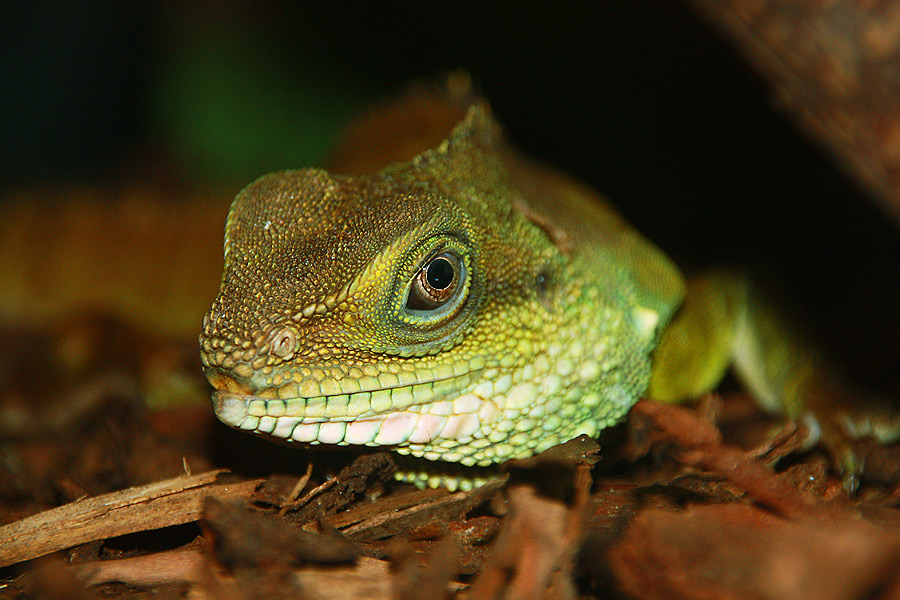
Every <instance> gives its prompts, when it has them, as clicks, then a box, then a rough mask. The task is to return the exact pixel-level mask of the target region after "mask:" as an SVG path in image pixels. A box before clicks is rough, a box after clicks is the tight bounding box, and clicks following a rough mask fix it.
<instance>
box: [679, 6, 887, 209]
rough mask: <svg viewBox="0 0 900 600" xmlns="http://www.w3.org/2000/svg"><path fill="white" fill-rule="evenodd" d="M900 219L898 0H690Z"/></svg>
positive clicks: (804, 123)
mask: <svg viewBox="0 0 900 600" xmlns="http://www.w3.org/2000/svg"><path fill="white" fill-rule="evenodd" d="M689 4H690V5H692V6H693V7H694V8H695V9H696V10H697V12H699V13H700V14H702V15H703V16H704V17H706V18H707V19H708V20H709V21H710V22H711V23H713V25H715V26H716V27H717V28H718V29H719V30H721V31H722V32H723V33H724V34H725V35H726V36H727V37H728V38H729V39H730V40H731V41H732V42H733V43H734V45H735V47H736V48H737V50H738V51H739V52H740V53H741V54H742V55H743V56H744V58H745V59H746V60H747V62H749V63H750V64H751V65H752V66H753V67H754V68H756V70H757V71H759V72H760V73H761V74H762V75H763V76H764V77H765V78H766V79H767V80H768V82H769V84H770V85H771V87H772V88H773V89H774V94H775V97H776V99H777V101H778V102H779V104H781V105H782V106H783V107H784V108H785V109H786V110H787V112H789V113H791V116H792V117H793V118H794V119H795V120H796V121H797V122H798V123H799V125H800V126H801V128H802V129H804V130H805V131H806V132H807V133H808V134H810V135H811V136H812V137H813V138H814V139H816V140H818V141H819V142H820V143H821V144H822V145H823V146H825V147H826V148H827V149H828V150H829V151H830V152H831V153H832V154H833V155H834V156H835V157H836V158H837V159H838V162H839V163H840V164H841V165H842V166H843V167H844V168H845V170H847V171H848V172H849V173H851V175H853V176H854V177H855V178H856V179H857V181H859V182H860V183H861V185H862V187H863V188H864V189H866V190H868V191H869V192H870V194H871V195H872V196H874V197H875V199H876V200H878V201H879V203H880V204H881V205H882V207H883V208H885V209H886V210H887V212H888V213H889V214H891V215H892V216H893V217H895V218H896V219H897V220H898V221H900V77H897V69H898V65H900V0H883V1H880V2H858V1H850V0H828V1H824V2H810V1H809V0H806V1H802V2H800V1H797V0H690V2H689Z"/></svg>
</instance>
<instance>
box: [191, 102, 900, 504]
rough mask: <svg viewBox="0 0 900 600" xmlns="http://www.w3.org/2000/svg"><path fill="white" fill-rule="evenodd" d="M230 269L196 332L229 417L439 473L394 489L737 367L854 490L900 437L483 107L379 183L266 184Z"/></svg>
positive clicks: (603, 423)
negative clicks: (878, 452)
mask: <svg viewBox="0 0 900 600" xmlns="http://www.w3.org/2000/svg"><path fill="white" fill-rule="evenodd" d="M224 256H225V267H224V272H223V275H222V279H221V287H220V291H219V293H218V296H217V297H216V298H215V300H214V302H213V304H212V307H211V308H210V309H209V311H208V312H207V314H206V315H205V317H204V319H203V324H202V333H201V335H200V348H201V361H202V365H203V370H204V373H205V375H206V377H207V379H208V381H209V382H210V383H211V385H212V386H213V388H214V392H213V394H212V399H213V404H214V409H215V412H216V415H217V416H218V418H219V419H220V420H222V421H223V422H225V423H226V424H228V425H230V426H232V427H235V428H238V429H242V430H246V431H250V432H254V433H257V434H261V435H264V436H268V437H271V438H276V439H280V440H282V441H289V442H299V443H302V444H312V445H315V444H337V445H367V446H379V447H381V446H383V447H388V448H391V449H393V450H395V451H396V452H398V453H400V454H403V455H409V456H412V457H416V458H418V459H425V461H424V462H421V461H420V462H421V464H431V463H428V461H432V463H433V464H434V465H435V468H416V469H411V470H400V471H398V473H397V475H396V476H397V478H398V479H402V480H407V481H412V482H413V483H416V484H417V485H420V486H425V485H428V486H432V487H436V486H439V485H446V486H448V487H450V488H451V489H455V488H456V487H457V486H459V487H462V488H466V487H471V486H472V485H477V484H478V483H481V482H482V481H483V479H481V478H480V477H481V476H480V475H472V476H466V475H464V476H461V477H460V476H447V475H446V474H445V473H444V472H443V471H442V469H440V468H437V465H439V464H441V463H443V464H449V465H453V464H457V465H461V466H462V467H465V468H471V470H472V472H475V471H477V469H476V467H484V468H486V469H487V470H488V471H490V469H491V468H493V467H495V466H496V465H498V464H499V463H502V462H504V461H507V460H509V459H515V458H523V457H527V456H531V455H534V454H537V453H539V452H541V451H543V450H545V449H547V448H549V447H551V446H554V445H556V444H558V443H561V442H565V441H567V440H569V439H571V438H575V437H577V436H579V435H582V434H586V435H588V436H591V437H595V436H597V435H598V434H600V433H601V432H602V431H603V430H604V429H606V428H609V427H611V426H613V425H615V424H617V423H619V422H620V421H621V420H623V419H624V418H625V416H626V415H627V413H628V411H629V409H630V408H631V407H632V406H633V405H634V404H635V402H636V401H637V400H638V399H639V398H641V397H649V398H652V399H655V400H660V401H666V402H681V401H685V400H688V399H692V398H697V397H699V396H701V395H702V394H704V393H707V392H709V391H711V390H713V389H715V387H716V386H717V385H718V383H719V382H720V381H721V379H722V378H723V377H724V375H725V373H726V372H727V371H728V370H729V368H733V370H734V371H735V372H736V373H737V374H738V376H739V378H740V379H741V380H742V381H743V382H744V384H745V385H746V387H747V388H748V389H749V391H750V392H751V393H752V394H753V395H754V397H755V398H756V399H757V400H758V402H759V404H760V405H761V406H763V407H764V408H765V409H767V410H768V411H770V412H772V413H776V414H781V415H784V416H785V417H786V418H790V419H798V420H804V421H805V422H806V423H807V424H808V425H809V426H810V427H809V430H810V443H815V441H816V440H817V439H819V438H821V440H822V442H823V443H824V444H825V446H826V447H827V448H828V449H829V450H830V451H831V452H832V454H833V455H834V456H835V459H836V460H835V462H836V466H837V468H838V470H839V471H840V472H841V473H842V474H843V476H844V481H845V486H846V487H847V488H848V489H853V488H854V487H855V486H856V484H857V481H858V477H859V475H860V473H861V472H862V469H863V465H862V461H861V459H859V458H858V457H857V456H856V454H855V453H854V452H853V449H852V446H851V444H850V441H851V438H853V437H859V436H873V437H875V438H877V439H878V440H880V441H885V442H886V441H889V440H893V439H896V437H897V436H898V434H900V419H898V417H897V414H896V412H895V411H893V410H891V409H889V408H888V409H883V410H869V408H868V407H863V406H857V405H854V404H853V403H851V402H841V401H840V400H836V398H838V397H839V396H840V394H839V393H836V392H835V390H840V389H842V385H843V384H842V382H841V381H840V379H839V378H838V377H836V376H835V375H834V370H833V369H832V368H830V365H829V363H828V362H827V361H826V360H825V359H824V358H822V357H821V355H820V354H819V352H818V351H817V350H816V349H815V348H814V347H813V346H812V345H811V344H809V343H808V342H807V341H806V340H805V339H804V337H803V336H802V335H800V334H798V333H796V330H795V328H794V327H793V326H792V325H791V323H789V322H786V321H785V320H784V319H783V318H782V317H781V316H780V313H779V312H778V311H777V310H776V309H775V308H773V306H772V305H771V303H769V302H768V301H767V300H766V299H765V298H764V296H762V295H761V294H759V293H758V292H757V291H756V289H755V287H754V285H753V284H752V283H751V282H750V281H749V280H748V279H747V278H746V277H743V276H741V275H737V274H734V273H730V272H727V271H718V272H711V273H702V274H700V275H698V276H695V277H691V278H686V277H685V276H684V275H682V274H681V272H680V271H679V269H678V268H677V267H676V265H675V264H674V262H673V261H672V260H671V259H670V258H668V257H667V256H666V255H665V254H664V253H663V252H662V251H661V250H660V249H658V248H657V247H656V246H654V245H653V244H652V243H651V242H650V241H649V240H647V239H646V238H645V237H643V236H642V235H641V234H640V233H638V232H637V231H636V230H635V229H634V228H632V227H631V226H630V225H629V224H628V223H627V222H626V221H625V220H624V218H623V217H621V216H620V215H619V213H618V212H617V211H616V209H615V208H613V206H612V205H611V204H610V203H609V202H608V201H607V200H606V199H605V198H603V197H602V196H601V195H600V194H599V193H598V192H596V191H594V190H593V189H591V188H589V187H588V186H587V185H585V184H583V183H581V182H579V181H576V180H575V179H574V178H571V177H569V176H567V175H565V174H563V173H562V172H560V171H558V170H556V169H554V168H552V167H549V166H546V165H544V164H542V163H539V162H537V161H534V160H532V159H529V158H527V157H525V156H523V155H522V154H520V153H519V152H518V151H517V150H515V149H514V148H513V147H512V146H511V145H510V144H508V143H507V142H506V141H505V138H504V136H503V133H502V130H501V128H500V126H499V125H498V123H497V122H496V121H495V119H494V117H493V116H492V113H491V109H490V107H489V105H488V103H487V102H486V101H485V100H483V99H480V98H470V99H469V100H467V101H466V106H465V111H464V117H463V118H462V120H461V121H460V122H459V123H458V124H457V125H456V126H455V127H454V128H453V130H452V132H451V133H450V134H449V136H447V137H446V139H443V140H442V141H441V142H440V143H437V144H436V145H435V146H434V147H431V148H430V149H428V150H425V151H422V152H421V153H419V154H417V155H416V156H415V157H414V158H412V159H409V160H398V161H397V162H394V163H392V164H390V165H388V166H387V167H385V168H384V169H382V170H380V171H378V172H376V173H374V174H365V175H337V174H332V173H330V172H327V171H325V170H321V169H301V170H289V171H280V172H275V173H271V174H268V175H265V176H263V177H261V178H259V179H258V180H256V181H255V182H253V183H251V184H250V185H248V186H247V187H246V188H245V189H244V190H242V191H241V192H240V193H239V194H238V195H237V196H236V198H235V200H234V202H233V204H232V206H231V208H230V211H229V214H228V217H227V221H226V226H225V244H224ZM435 461H436V462H435Z"/></svg>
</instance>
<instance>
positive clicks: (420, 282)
mask: <svg viewBox="0 0 900 600" xmlns="http://www.w3.org/2000/svg"><path fill="white" fill-rule="evenodd" d="M466 283H467V282H466V267H465V263H464V262H463V260H462V258H461V257H460V256H459V255H458V254H457V253H456V252H454V251H453V250H451V249H446V250H444V251H442V252H440V253H438V254H434V255H432V256H431V257H430V258H428V259H427V260H426V261H425V262H424V263H423V264H422V266H421V268H420V269H419V270H418V272H416V274H415V275H414V276H413V278H412V281H411V282H410V284H409V290H408V292H407V296H406V306H405V308H406V310H407V311H408V312H412V313H414V314H417V313H424V314H427V313H434V312H442V311H439V309H440V308H442V307H444V306H446V305H447V304H451V303H452V302H451V301H452V300H454V299H455V298H457V297H458V296H459V295H461V294H462V293H463V291H464V290H465V288H466V287H467V286H466Z"/></svg>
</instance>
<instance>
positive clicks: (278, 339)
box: [269, 327, 297, 360]
mask: <svg viewBox="0 0 900 600" xmlns="http://www.w3.org/2000/svg"><path fill="white" fill-rule="evenodd" d="M296 350H297V332H295V331H294V330H293V329H292V328H291V327H285V328H284V329H279V330H278V331H276V332H275V333H274V334H273V335H272V345H271V349H270V350H269V354H272V355H273V356H277V357H278V358H280V359H282V360H288V359H289V358H291V357H292V356H293V355H294V352H296Z"/></svg>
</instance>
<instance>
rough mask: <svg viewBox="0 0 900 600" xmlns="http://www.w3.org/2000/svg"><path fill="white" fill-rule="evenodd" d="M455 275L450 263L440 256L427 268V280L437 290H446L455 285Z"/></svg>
mask: <svg viewBox="0 0 900 600" xmlns="http://www.w3.org/2000/svg"><path fill="white" fill-rule="evenodd" d="M455 274H456V273H455V271H454V269H453V265H451V264H450V261H449V260H447V259H446V258H444V257H443V256H439V257H437V258H436V259H434V260H433V261H431V263H430V264H429V265H428V267H426V269H425V280H426V281H427V282H428V285H430V286H431V287H433V288H434V289H436V290H446V289H447V288H448V287H450V286H451V285H452V284H453V279H454V276H455Z"/></svg>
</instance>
